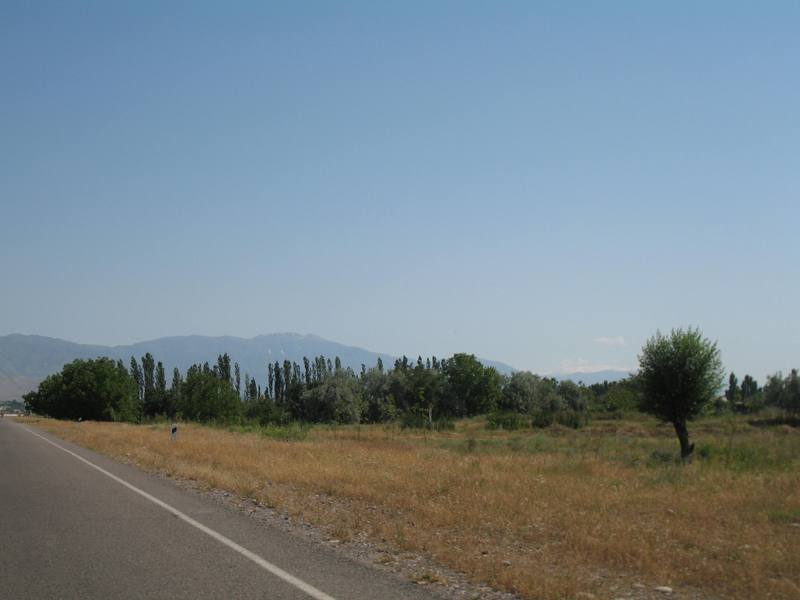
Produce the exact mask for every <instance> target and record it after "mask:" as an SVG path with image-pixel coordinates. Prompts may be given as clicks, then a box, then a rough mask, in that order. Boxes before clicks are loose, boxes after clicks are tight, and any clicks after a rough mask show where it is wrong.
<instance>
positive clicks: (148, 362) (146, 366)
mask: <svg viewBox="0 0 800 600" xmlns="http://www.w3.org/2000/svg"><path fill="white" fill-rule="evenodd" d="M155 371H156V362H155V360H154V359H153V356H152V354H150V353H149V352H148V353H146V354H145V355H144V356H143V357H142V389H143V392H142V408H143V412H144V414H145V415H146V416H153V415H154V414H156V413H157V412H158V400H157V398H156V393H155V391H156V374H155Z"/></svg>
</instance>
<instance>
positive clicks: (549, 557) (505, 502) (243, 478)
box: [35, 417, 800, 598]
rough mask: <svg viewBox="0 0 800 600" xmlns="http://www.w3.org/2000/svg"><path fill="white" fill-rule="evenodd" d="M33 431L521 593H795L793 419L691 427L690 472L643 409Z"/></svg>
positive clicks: (796, 455) (798, 551) (798, 579)
mask: <svg viewBox="0 0 800 600" xmlns="http://www.w3.org/2000/svg"><path fill="white" fill-rule="evenodd" d="M35 425H36V426H38V427H41V428H42V429H45V430H47V431H50V432H52V433H54V434H56V435H58V436H61V437H63V438H65V439H68V440H71V441H74V442H77V443H78V444H81V445H83V446H86V447H89V448H92V449H94V450H98V451H100V452H103V453H106V454H110V455H112V456H115V457H118V458H121V459H122V460H125V461H127V462H130V463H133V464H136V465H138V466H140V467H141V468H143V469H146V470H153V471H160V472H163V473H165V474H167V475H170V476H174V477H179V478H182V479H193V480H196V481H197V482H198V483H199V484H200V485H203V486H208V487H213V488H222V489H226V490H230V491H231V492H234V493H236V494H239V495H241V496H243V497H247V498H255V499H258V500H259V501H261V502H263V503H265V504H267V505H269V506H273V507H276V508H280V509H281V510H285V511H286V512H288V513H290V514H292V515H295V516H298V517H302V518H303V519H304V520H307V521H310V522H312V523H314V524H316V525H317V526H319V527H322V528H323V529H325V530H326V531H327V532H328V534H329V535H330V536H332V537H335V538H337V539H340V540H343V541H347V540H349V539H370V540H374V541H377V542H379V543H384V544H389V545H391V546H393V547H395V548H398V549H401V550H406V551H413V552H419V553H423V554H425V555H428V556H431V557H433V558H434V559H435V560H436V561H437V562H438V563H440V564H443V565H446V566H448V567H451V568H454V569H456V570H459V571H462V572H464V573H466V574H467V575H468V576H469V577H470V578H471V579H473V580H476V581H482V582H487V583H490V584H491V585H493V586H495V587H497V588H501V589H506V590H510V591H514V592H516V593H518V594H520V595H522V596H524V597H528V598H565V597H567V598H568V597H576V596H578V595H579V594H581V593H591V594H594V595H596V597H598V598H606V597H607V598H614V597H617V596H624V593H621V591H624V590H629V589H630V586H631V585H632V584H633V583H643V584H645V585H646V586H647V587H652V586H657V585H659V586H670V587H672V588H674V589H675V592H676V593H678V594H679V593H680V592H681V591H687V590H688V591H690V592H691V593H692V594H695V595H699V596H701V597H709V598H800V429H799V428H793V427H789V426H787V425H780V424H772V423H770V422H768V421H766V420H762V421H758V420H753V421H749V422H748V420H747V419H745V418H744V417H737V418H735V419H734V418H725V417H721V418H713V419H712V418H709V419H706V420H702V421H699V422H696V423H694V424H693V425H692V426H691V428H690V431H691V434H692V436H693V441H695V442H696V443H697V450H696V453H695V454H696V458H695V460H694V462H693V464H690V465H687V466H682V465H680V464H677V463H676V462H675V459H676V457H677V453H678V444H677V440H676V438H675V436H674V433H673V432H672V430H671V428H670V427H668V426H665V425H660V424H658V423H656V422H655V421H651V420H648V419H645V418H644V417H642V418H641V419H631V420H621V421H597V422H594V423H593V424H591V425H589V426H587V427H585V428H583V429H581V430H578V431H574V430H566V429H558V428H552V429H548V430H536V431H531V430H526V431H519V432H495V431H488V430H486V429H485V426H484V422H483V421H481V420H470V421H462V422H460V423H458V425H457V427H456V430H455V431H452V432H439V433H425V434H423V433H421V432H409V431H402V430H398V429H396V428H390V427H382V426H361V427H337V428H330V427H325V426H317V427H314V428H312V429H302V428H288V429H280V428H275V429H265V430H247V429H246V428H236V429H234V428H227V429H225V428H212V427H202V426H198V425H182V426H181V431H180V435H179V439H178V440H177V442H170V440H169V434H168V430H167V426H166V425H126V424H114V423H91V422H87V423H81V424H77V423H71V422H57V421H52V420H46V419H37V420H35ZM387 560H390V558H387Z"/></svg>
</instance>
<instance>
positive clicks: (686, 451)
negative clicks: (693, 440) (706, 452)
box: [673, 419, 694, 462]
mask: <svg viewBox="0 0 800 600" xmlns="http://www.w3.org/2000/svg"><path fill="white" fill-rule="evenodd" d="M673 425H674V426H675V433H677V434H678V441H679V442H680V443H681V460H682V461H683V462H687V461H688V460H689V459H690V458H691V456H692V452H694V444H690V443H689V430H688V429H687V428H686V420H685V419H684V420H680V421H675V422H674V423H673Z"/></svg>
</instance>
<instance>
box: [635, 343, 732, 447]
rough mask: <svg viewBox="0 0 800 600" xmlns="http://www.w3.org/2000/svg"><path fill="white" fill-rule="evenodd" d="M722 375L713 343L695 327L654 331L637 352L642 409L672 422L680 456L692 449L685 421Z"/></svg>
mask: <svg viewBox="0 0 800 600" xmlns="http://www.w3.org/2000/svg"><path fill="white" fill-rule="evenodd" d="M724 377H725V374H724V371H723V370H722V361H721V360H720V353H719V349H718V348H717V344H716V342H711V341H709V340H707V339H706V338H704V337H703V334H702V333H700V330H699V329H692V328H691V327H690V328H689V329H687V330H686V331H684V330H683V329H673V330H672V332H671V333H670V335H669V336H665V335H662V334H661V332H660V331H657V332H656V334H655V336H653V337H652V338H650V339H649V340H647V343H645V345H644V347H643V348H642V353H641V354H640V355H639V381H640V382H641V386H642V392H643V394H642V408H643V409H644V410H645V411H647V412H649V413H652V414H654V415H655V416H657V417H658V418H660V419H663V420H664V421H667V422H669V423H672V425H673V426H674V427H675V433H676V434H677V435H678V440H679V441H680V443H681V458H682V459H683V460H684V461H685V460H687V459H688V458H689V457H690V456H691V454H692V451H693V450H694V444H690V443H689V430H688V429H687V428H686V422H687V421H688V420H690V419H692V418H693V417H695V416H697V414H698V413H699V412H700V411H701V410H702V409H703V407H704V406H706V405H707V404H708V403H709V402H711V401H712V400H714V398H716V396H717V393H718V392H719V390H720V389H721V387H722V382H723V380H724Z"/></svg>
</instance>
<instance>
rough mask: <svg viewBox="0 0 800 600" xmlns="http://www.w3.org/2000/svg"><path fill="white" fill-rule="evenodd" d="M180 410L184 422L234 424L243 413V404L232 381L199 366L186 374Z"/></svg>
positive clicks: (193, 367) (181, 392) (181, 393)
mask: <svg viewBox="0 0 800 600" xmlns="http://www.w3.org/2000/svg"><path fill="white" fill-rule="evenodd" d="M205 366H208V365H205ZM177 408H178V411H179V412H180V413H181V416H182V417H183V418H184V419H189V420H192V421H205V422H209V421H223V422H224V421H232V420H234V419H236V418H238V417H240V416H241V414H242V404H241V401H240V400H239V396H238V395H237V394H236V390H234V389H233V386H232V385H231V382H230V381H229V380H225V379H221V378H220V377H219V376H218V375H217V374H215V373H214V372H213V371H211V370H210V369H206V368H202V369H201V368H200V367H199V366H198V365H193V366H192V367H190V368H189V370H188V371H187V372H186V380H185V381H184V382H183V385H182V386H181V390H180V398H179V401H178V404H177Z"/></svg>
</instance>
